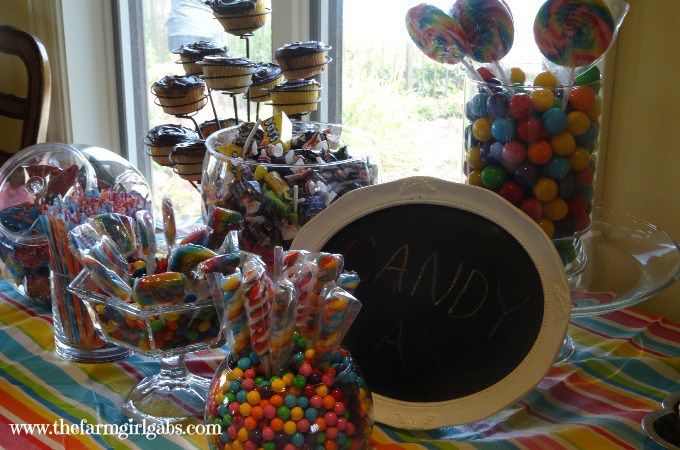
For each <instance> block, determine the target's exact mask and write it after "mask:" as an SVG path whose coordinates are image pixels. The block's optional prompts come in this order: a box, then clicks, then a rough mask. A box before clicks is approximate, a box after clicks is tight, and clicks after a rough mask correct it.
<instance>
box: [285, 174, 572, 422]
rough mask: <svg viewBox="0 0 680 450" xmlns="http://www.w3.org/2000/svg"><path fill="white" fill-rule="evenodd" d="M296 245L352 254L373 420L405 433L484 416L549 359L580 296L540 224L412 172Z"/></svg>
mask: <svg viewBox="0 0 680 450" xmlns="http://www.w3.org/2000/svg"><path fill="white" fill-rule="evenodd" d="M292 248H298V249H302V248H304V249H307V250H312V251H319V250H323V251H330V252H336V253H342V254H343V255H344V257H345V268H346V269H348V270H356V271H357V272H358V273H359V276H360V277H361V279H362V281H361V283H360V285H359V288H358V290H357V292H356V296H357V298H358V299H359V300H360V301H361V302H362V304H363V306H362V309H361V311H360V312H359V315H358V317H357V319H356V321H355V322H354V324H353V325H352V327H351V328H350V330H349V332H348V334H347V336H346V339H345V342H344V344H345V346H346V347H347V348H348V350H349V351H350V352H351V354H352V355H353V357H354V358H355V360H356V361H357V363H358V365H359V367H360V369H361V371H362V373H363V375H364V377H365V379H366V381H367V383H368V386H369V387H370V388H371V390H372V392H373V399H374V406H375V419H376V420H377V421H379V422H382V423H385V424H388V425H393V426H398V427H402V428H408V429H427V428H435V427H441V426H446V425H457V424H462V423H467V422H472V421H475V420H480V419H483V418H485V417H488V416H489V415H491V414H493V413H495V412H497V411H498V410H500V409H502V408H504V407H505V406H507V405H509V404H511V403H513V402H514V401H516V400H517V399H519V398H521V397H522V396H523V395H525V394H526V392H528V391H529V390H530V389H532V388H533V387H534V386H536V384H538V382H539V381H540V380H541V378H542V377H543V375H544V374H545V372H546V371H547V370H548V369H549V368H550V366H551V365H552V363H553V360H554V358H555V356H556V354H557V352H558V350H559V348H560V346H561V343H562V339H563V338H564V336H565V334H566V329H567V325H568V322H569V311H570V297H569V285H568V283H567V279H566V275H565V271H564V268H563V266H562V263H561V260H560V258H559V256H558V255H557V252H556V251H555V248H554V246H553V245H552V242H551V241H550V239H548V237H547V236H546V235H545V233H543V231H542V230H541V229H540V227H538V225H536V223H535V222H533V220H531V219H530V218H528V217H527V216H526V215H524V214H523V213H522V212H521V211H519V210H518V209H517V208H515V207H514V206H512V205H511V204H510V203H508V202H506V201H505V200H503V199H502V198H501V197H499V196H498V195H496V194H494V193H492V192H490V191H486V190H484V189H481V188H477V187H474V186H466V185H461V184H456V183H450V182H446V181H443V180H438V179H434V178H428V177H412V178H407V179H403V180H399V181H394V182H390V183H385V184H381V185H377V186H371V187H367V188H362V189H358V190H356V191H352V192H350V193H348V194H346V195H344V196H342V197H341V198H339V199H338V200H337V201H336V202H334V203H333V204H331V205H330V206H329V207H328V208H326V210H324V211H323V212H322V213H321V214H319V215H318V216H317V217H315V218H314V219H312V220H311V221H310V222H309V223H307V224H306V225H305V226H304V227H302V229H301V230H300V232H299V233H298V235H297V236H296V238H295V240H294V241H293V244H292Z"/></svg>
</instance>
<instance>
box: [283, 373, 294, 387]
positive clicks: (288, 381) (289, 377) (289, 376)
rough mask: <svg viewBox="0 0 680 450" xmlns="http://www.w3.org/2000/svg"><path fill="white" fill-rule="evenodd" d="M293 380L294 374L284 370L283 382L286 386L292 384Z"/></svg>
mask: <svg viewBox="0 0 680 450" xmlns="http://www.w3.org/2000/svg"><path fill="white" fill-rule="evenodd" d="M293 380H295V375H293V374H292V373H290V372H286V373H284V374H283V382H284V383H285V384H286V386H292V385H293Z"/></svg>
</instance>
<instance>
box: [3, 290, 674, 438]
mask: <svg viewBox="0 0 680 450" xmlns="http://www.w3.org/2000/svg"><path fill="white" fill-rule="evenodd" d="M569 332H570V334H571V336H572V337H573V338H574V340H575V341H576V343H577V345H578V349H577V353H576V357H575V359H574V361H573V362H572V363H569V364H558V365H555V366H553V368H552V369H551V370H550V372H549V373H548V374H547V375H546V377H545V378H544V379H543V381H542V382H541V384H540V386H538V387H537V388H536V389H534V390H533V391H532V392H531V393H530V394H529V395H527V396H526V398H524V399H523V400H521V401H520V402H519V403H517V404H515V405H513V406H511V407H509V408H508V409H506V410H504V411H502V412H501V413H499V414H497V415H496V416H494V417H492V418H489V419H487V420H485V421H481V422H476V423H473V424H469V425H466V426H460V427H451V428H445V429H440V430H434V431H427V432H405V431H402V430H397V429H394V428H390V427H386V426H382V425H376V427H375V429H374V433H373V446H374V447H375V448H377V449H381V450H392V449H397V448H406V449H422V448H426V449H455V448H461V449H467V448H481V449H491V448H493V449H497V448H529V449H561V448H583V449H607V448H626V449H640V448H656V447H655V444H654V443H653V442H652V441H651V440H650V439H648V438H646V436H645V435H644V433H643V432H642V429H641V428H640V421H641V420H642V417H643V416H644V415H645V414H646V413H647V412H648V411H650V410H652V409H656V408H657V407H658V405H659V402H660V401H661V400H662V399H663V398H664V397H666V396H667V395H668V394H669V393H670V392H677V391H679V390H680V326H678V325H677V324H673V323H670V322H668V321H666V320H664V319H662V318H660V317H657V316H652V315H648V314H643V313H639V312H633V311H630V310H625V311H620V312H615V313H610V314H605V315H602V316H598V317H591V318H581V319H578V320H575V321H574V322H573V324H572V326H571V327H570V330H569ZM53 349H54V344H53V342H52V332H51V316H50V314H49V311H48V310H47V309H44V308H40V307H36V306H33V305H31V304H30V303H28V302H27V300H26V299H25V298H22V296H21V295H20V294H18V293H17V292H16V291H15V290H14V289H13V288H12V287H11V286H10V285H9V284H7V283H6V282H4V281H0V447H4V448H17V449H21V450H28V449H31V448H69V449H70V448H76V449H78V448H93V447H95V448H96V447H113V448H143V449H147V448H151V449H154V448H159V449H163V450H170V449H174V448H177V449H180V448H205V447H206V442H205V439H204V437H203V436H198V435H190V436H186V435H184V436H158V437H156V438H155V439H153V440H150V439H147V437H145V436H143V435H131V436H129V437H128V438H127V439H125V440H122V439H120V438H118V437H115V436H105V435H99V436H90V435H54V434H52V435H40V434H33V435H25V434H22V435H17V434H15V433H13V432H12V427H11V425H12V424H26V423H29V424H30V423H34V424H41V423H45V424H51V423H55V422H57V423H58V422H59V420H60V419H63V421H64V422H65V423H80V422H81V420H83V419H85V420H86V421H87V422H88V423H92V424H94V423H109V424H116V423H118V424H122V423H125V418H124V417H123V416H122V415H121V413H120V406H121V403H122V399H123V397H124V396H125V394H126V393H127V392H128V391H129V390H130V389H131V388H132V386H133V384H134V383H135V382H137V381H138V380H140V379H141V378H143V377H144V376H146V375H148V374H151V373H155V372H156V371H157V369H158V363H157V362H153V361H150V360H148V359H145V358H141V357H138V356H132V357H129V358H127V359H125V360H124V361H123V362H120V363H117V364H100V365H87V364H70V363H65V362H63V361H61V360H60V359H59V358H57V357H56V356H55V355H54V353H53ZM221 357H222V356H221V353H220V352H218V351H215V352H209V353H203V354H200V355H198V356H193V357H189V368H190V370H192V371H194V372H196V373H199V374H203V375H205V376H210V374H211V372H212V371H214V369H215V368H216V366H217V364H218V363H219V361H220V359H221Z"/></svg>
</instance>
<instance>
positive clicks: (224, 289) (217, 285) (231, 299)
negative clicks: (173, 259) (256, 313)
mask: <svg viewBox="0 0 680 450" xmlns="http://www.w3.org/2000/svg"><path fill="white" fill-rule="evenodd" d="M206 278H207V280H208V284H209V285H210V289H211V291H213V293H214V294H213V297H214V298H219V296H220V295H221V298H222V301H223V302H224V308H225V310H226V317H227V322H228V329H229V331H230V332H231V335H232V338H233V343H232V349H233V352H234V356H235V358H236V359H239V358H241V357H242V356H243V355H245V354H247V353H248V352H249V351H250V330H249V329H248V320H247V318H246V311H245V305H244V300H245V298H244V297H243V289H242V286H243V284H242V283H243V276H242V274H241V270H239V269H236V270H235V271H234V273H233V274H231V275H227V276H224V275H222V274H221V273H217V272H213V273H208V274H207V275H206ZM217 293H220V295H218V294H217Z"/></svg>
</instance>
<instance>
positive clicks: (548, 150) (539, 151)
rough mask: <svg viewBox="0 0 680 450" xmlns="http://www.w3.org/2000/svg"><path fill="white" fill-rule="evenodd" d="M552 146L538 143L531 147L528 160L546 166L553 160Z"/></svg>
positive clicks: (528, 151) (544, 142)
mask: <svg viewBox="0 0 680 450" xmlns="http://www.w3.org/2000/svg"><path fill="white" fill-rule="evenodd" d="M552 153H553V152H552V146H551V145H550V143H549V142H546V141H538V142H534V143H533V144H530V145H529V148H528V150H527V158H528V159H529V161H531V162H532V163H534V164H539V165H540V164H545V163H547V162H548V161H550V158H552Z"/></svg>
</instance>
